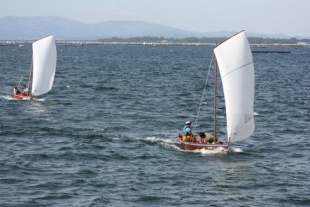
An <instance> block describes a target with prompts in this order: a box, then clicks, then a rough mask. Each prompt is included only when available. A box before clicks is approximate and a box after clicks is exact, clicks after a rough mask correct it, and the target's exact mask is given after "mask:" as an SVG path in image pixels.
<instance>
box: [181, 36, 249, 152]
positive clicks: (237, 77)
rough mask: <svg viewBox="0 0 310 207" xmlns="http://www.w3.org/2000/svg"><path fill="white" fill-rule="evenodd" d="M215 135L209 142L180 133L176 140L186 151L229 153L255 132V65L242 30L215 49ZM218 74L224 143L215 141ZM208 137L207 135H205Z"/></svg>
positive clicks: (204, 136) (203, 135) (201, 137)
mask: <svg viewBox="0 0 310 207" xmlns="http://www.w3.org/2000/svg"><path fill="white" fill-rule="evenodd" d="M214 53H215V58H216V61H215V63H216V64H215V65H216V67H215V81H214V82H215V84H214V85H215V89H214V91H215V92H214V109H215V110H214V133H213V134H212V135H211V138H209V139H211V142H212V143H210V141H209V140H207V138H206V137H207V136H206V133H203V134H202V135H201V133H199V135H200V139H199V138H198V137H197V139H196V136H197V135H193V136H195V137H194V139H193V140H194V141H193V140H190V141H189V140H186V139H185V137H184V136H182V135H181V134H179V136H178V140H179V143H180V146H181V148H182V149H185V150H201V149H205V150H218V151H219V152H228V151H229V149H230V146H231V144H232V143H233V142H237V141H241V140H244V139H246V138H249V137H250V136H251V135H252V134H253V132H254V81H255V80H254V64H253V57H252V53H251V49H250V44H249V42H248V39H247V37H246V33H245V31H241V32H239V33H237V34H235V35H234V36H232V37H230V38H229V39H227V40H226V41H224V42H222V43H221V44H219V45H217V46H216V47H215V48H214ZM217 68H218V69H219V71H220V75H221V80H222V85H223V91H224V99H225V106H226V125H227V126H226V127H227V142H226V143H222V142H219V141H218V139H217V133H216V128H217V126H216V85H217V84H216V79H217V77H216V76H217V75H216V74H217V72H216V71H217ZM207 135H210V134H207Z"/></svg>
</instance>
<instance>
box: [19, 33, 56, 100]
mask: <svg viewBox="0 0 310 207" xmlns="http://www.w3.org/2000/svg"><path fill="white" fill-rule="evenodd" d="M56 62H57V51H56V44H55V39H54V37H53V35H51V36H48V37H45V38H43V39H40V40H38V41H36V42H34V43H32V64H31V67H30V73H29V81H28V86H27V89H29V86H30V82H32V86H31V88H30V89H31V90H29V92H23V93H20V92H17V91H18V90H16V89H18V86H16V87H15V90H14V99H16V100H30V99H33V98H34V97H37V96H40V95H43V94H45V93H47V92H49V91H50V90H51V89H52V87H53V83H54V77H55V71H56ZM18 85H19V84H18ZM16 92H17V93H16Z"/></svg>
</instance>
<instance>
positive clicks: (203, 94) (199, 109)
mask: <svg viewBox="0 0 310 207" xmlns="http://www.w3.org/2000/svg"><path fill="white" fill-rule="evenodd" d="M213 58H214V53H213V55H212V58H211V61H210V65H209V70H208V74H207V79H206V83H205V86H204V88H203V93H202V96H201V100H200V104H199V107H198V111H197V116H196V119H195V122H194V126H193V132H194V131H196V128H197V126H198V120H199V116H200V111H201V107H202V103H203V100H204V96H205V93H206V88H207V85H208V80H209V75H210V70H211V67H212V65H213Z"/></svg>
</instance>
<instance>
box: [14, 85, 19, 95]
mask: <svg viewBox="0 0 310 207" xmlns="http://www.w3.org/2000/svg"><path fill="white" fill-rule="evenodd" d="M19 94H20V91H19V90H18V88H17V86H14V95H19Z"/></svg>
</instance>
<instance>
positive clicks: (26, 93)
mask: <svg viewBox="0 0 310 207" xmlns="http://www.w3.org/2000/svg"><path fill="white" fill-rule="evenodd" d="M23 95H27V96H28V95H29V89H28V88H27V86H26V85H24V91H23Z"/></svg>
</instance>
